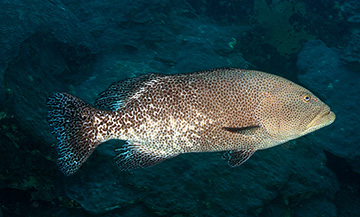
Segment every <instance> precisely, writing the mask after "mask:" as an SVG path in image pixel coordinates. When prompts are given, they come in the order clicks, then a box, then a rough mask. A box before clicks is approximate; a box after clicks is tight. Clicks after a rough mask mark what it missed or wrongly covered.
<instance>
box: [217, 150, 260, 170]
mask: <svg viewBox="0 0 360 217" xmlns="http://www.w3.org/2000/svg"><path fill="white" fill-rule="evenodd" d="M255 151H256V150H254V149H247V150H233V151H228V152H226V153H225V154H224V155H223V159H224V160H227V162H228V164H229V165H230V166H232V167H236V166H240V165H241V164H243V163H245V161H247V160H248V159H249V158H250V157H251V156H252V155H253V154H254V153H255Z"/></svg>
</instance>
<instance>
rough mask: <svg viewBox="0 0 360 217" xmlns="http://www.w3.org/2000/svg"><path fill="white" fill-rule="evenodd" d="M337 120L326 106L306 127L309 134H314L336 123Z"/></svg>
mask: <svg viewBox="0 0 360 217" xmlns="http://www.w3.org/2000/svg"><path fill="white" fill-rule="evenodd" d="M335 118H336V116H335V113H334V112H332V111H331V110H330V108H329V106H324V107H322V108H321V109H320V111H319V112H318V114H317V115H316V116H315V117H314V119H313V120H312V121H310V123H309V124H308V125H307V126H306V128H307V132H312V131H315V130H317V129H320V128H322V127H325V126H328V125H330V124H332V123H333V122H334V121H335Z"/></svg>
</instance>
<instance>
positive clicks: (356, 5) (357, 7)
mask: <svg viewBox="0 0 360 217" xmlns="http://www.w3.org/2000/svg"><path fill="white" fill-rule="evenodd" d="M340 8H341V12H342V14H343V16H344V18H345V19H346V21H347V22H349V23H350V24H355V25H356V24H359V23H360V14H359V13H360V2H359V1H357V0H347V1H344V2H343V3H342V5H341V7H340Z"/></svg>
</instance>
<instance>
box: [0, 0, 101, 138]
mask: <svg viewBox="0 0 360 217" xmlns="http://www.w3.org/2000/svg"><path fill="white" fill-rule="evenodd" d="M0 10H1V11H2V12H1V13H0V20H1V22H2V24H1V27H0V48H1V50H2V52H1V54H0V81H2V83H1V84H0V91H1V93H0V95H1V96H3V95H5V96H6V98H10V99H9V100H8V101H10V102H11V103H10V104H8V105H7V108H8V109H10V110H13V111H14V113H15V114H16V115H17V116H18V117H19V118H20V119H21V120H22V121H23V122H24V123H25V124H27V125H28V126H31V128H32V129H34V133H35V134H37V135H40V136H42V137H43V138H44V139H46V140H47V141H52V138H51V137H49V132H50V129H49V128H48V126H47V123H46V113H45V109H46V108H45V105H44V103H45V99H46V97H47V96H48V95H50V94H51V93H52V92H54V91H61V90H70V89H71V87H72V85H74V84H75V83H77V82H81V81H82V80H84V78H87V77H88V76H89V75H90V71H89V68H90V67H91V63H92V62H93V58H94V53H96V52H97V48H96V43H95V41H94V40H93V39H91V36H89V35H88V34H87V33H86V32H84V31H83V30H82V28H81V25H80V23H79V21H78V20H77V18H76V17H75V16H74V15H73V14H72V13H71V12H70V11H69V10H67V9H66V7H65V6H64V5H63V4H62V3H61V2H59V1H57V0H55V1H39V0H30V1H20V0H14V1H1V2H0ZM2 85H6V86H5V87H4V88H2V87H1V86H2ZM1 98H3V97H1ZM35 129H36V130H35Z"/></svg>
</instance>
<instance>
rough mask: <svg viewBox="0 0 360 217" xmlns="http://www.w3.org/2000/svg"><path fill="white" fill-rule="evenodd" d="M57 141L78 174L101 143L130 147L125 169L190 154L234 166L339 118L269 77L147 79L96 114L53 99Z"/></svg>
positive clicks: (106, 97)
mask: <svg viewBox="0 0 360 217" xmlns="http://www.w3.org/2000/svg"><path fill="white" fill-rule="evenodd" d="M47 104H48V106H49V108H50V109H49V115H48V116H49V123H50V125H51V126H52V127H53V129H54V132H55V134H57V136H58V140H59V143H58V145H57V149H58V153H59V158H58V162H59V166H60V169H61V171H62V172H63V173H64V174H66V175H70V174H73V173H75V172H76V171H77V170H78V169H79V167H80V166H81V164H82V163H84V162H85V161H86V159H87V158H88V156H89V155H90V154H91V153H92V151H93V150H94V149H95V148H96V146H97V145H98V144H100V143H102V142H105V141H107V140H110V139H120V140H126V141H127V143H126V145H125V146H123V147H121V148H119V149H117V150H116V151H117V152H118V153H117V155H116V157H115V160H116V162H117V165H118V166H119V168H120V169H121V170H131V169H135V168H141V167H147V166H152V165H154V164H156V163H159V162H161V161H163V160H165V159H168V158H171V157H174V156H176V155H178V154H181V153H188V152H216V151H228V152H227V154H226V155H224V157H225V159H226V160H228V163H229V164H230V165H231V166H238V165H240V164H242V163H243V162H245V161H246V160H247V159H248V158H249V157H250V156H251V155H252V154H253V153H254V152H255V151H256V150H259V149H266V148H269V147H273V146H275V145H279V144H281V143H284V142H286V141H289V140H292V139H296V138H298V137H300V136H303V135H305V134H307V133H310V132H313V131H315V130H317V129H320V128H322V127H324V126H327V125H329V124H331V123H332V122H333V121H334V120H335V115H334V113H333V112H331V111H330V108H329V107H328V106H327V105H325V104H324V103H323V102H322V101H321V100H320V99H318V98H317V97H316V96H315V95H313V94H312V93H311V92H310V91H308V90H306V89H305V88H303V87H301V86H299V85H297V84H295V83H293V82H291V81H289V80H287V79H284V78H281V77H279V76H275V75H272V74H268V73H264V72H258V71H250V70H242V69H214V70H210V71H203V72H196V73H189V74H178V75H167V76H166V75H156V74H148V75H144V76H140V77H137V78H132V79H128V80H125V81H120V82H117V83H114V84H112V85H111V86H110V87H109V88H108V89H107V90H106V91H104V92H103V93H101V94H100V97H99V99H97V100H96V102H95V105H96V106H98V107H100V108H102V109H103V110H100V109H95V108H93V107H91V106H90V105H88V104H86V103H85V102H83V101H82V100H80V99H78V98H76V97H74V96H71V95H69V94H66V93H56V94H55V95H54V96H53V97H50V98H49V100H48V103H47Z"/></svg>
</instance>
